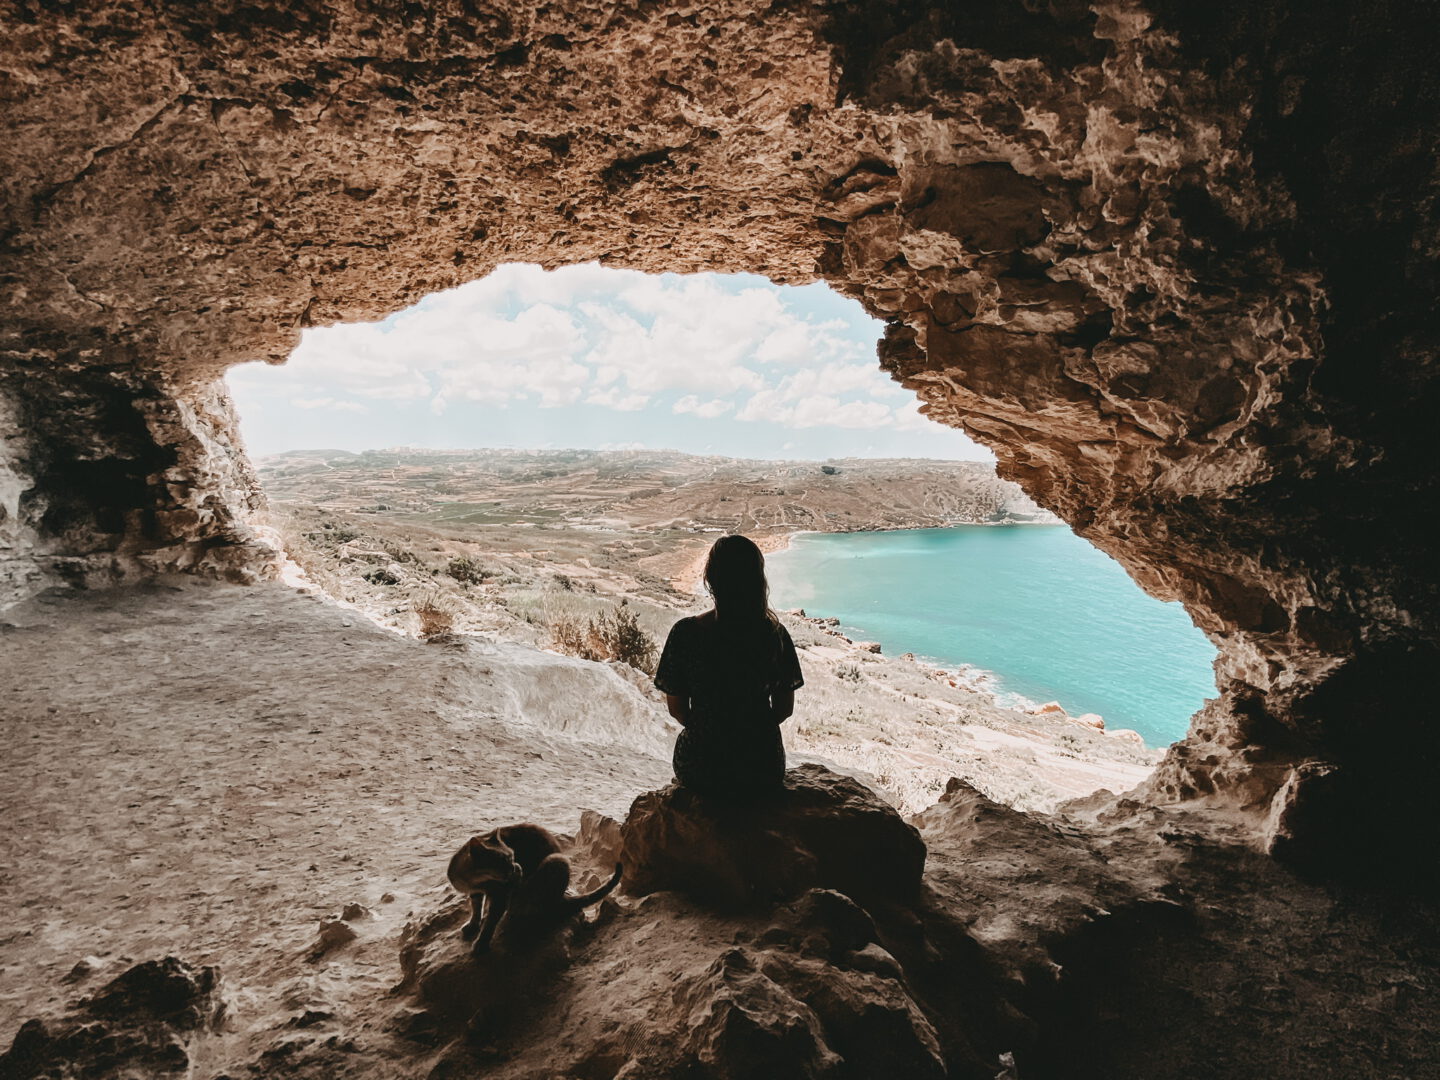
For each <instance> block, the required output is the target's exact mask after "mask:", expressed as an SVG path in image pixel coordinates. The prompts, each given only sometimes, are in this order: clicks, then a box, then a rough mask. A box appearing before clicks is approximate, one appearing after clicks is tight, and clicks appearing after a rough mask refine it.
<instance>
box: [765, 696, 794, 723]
mask: <svg viewBox="0 0 1440 1080" xmlns="http://www.w3.org/2000/svg"><path fill="white" fill-rule="evenodd" d="M794 711H795V691H794V690H777V691H775V693H773V694H771V695H770V717H771V719H772V720H774V721H775V723H776V724H777V725H778V724H783V723H784V722H785V721H786V720H788V719H790V716H791V714H792V713H793V712H794Z"/></svg>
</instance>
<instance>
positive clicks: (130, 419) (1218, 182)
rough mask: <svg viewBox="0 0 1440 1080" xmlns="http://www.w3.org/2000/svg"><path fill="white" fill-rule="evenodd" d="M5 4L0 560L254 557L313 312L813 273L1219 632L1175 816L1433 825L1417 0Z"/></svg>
mask: <svg viewBox="0 0 1440 1080" xmlns="http://www.w3.org/2000/svg"><path fill="white" fill-rule="evenodd" d="M4 10H5V11H6V18H5V21H6V25H7V27H8V28H9V29H10V32H9V33H7V35H6V39H5V42H4V44H3V46H0V50H3V53H4V63H3V65H0V99H3V101H4V113H3V115H4V121H3V122H4V125H5V130H6V137H5V139H4V140H3V142H0V164H3V168H0V177H3V179H0V190H3V217H0V236H3V244H4V253H5V254H4V261H3V264H0V276H3V280H4V286H5V289H4V295H5V296H6V298H7V299H6V307H7V312H6V314H7V318H6V319H5V322H4V328H3V330H0V392H3V393H4V394H5V396H6V397H8V398H9V399H10V400H11V402H12V405H13V412H14V415H15V416H16V417H18V423H19V425H20V427H21V428H22V429H23V431H22V434H21V435H20V436H19V437H17V438H14V439H13V440H10V439H8V438H7V442H9V443H10V448H9V449H8V450H7V455H8V458H9V460H10V464H9V465H8V466H7V471H6V472H5V474H4V476H5V478H6V479H5V481H4V482H5V484H6V485H8V487H6V488H5V490H6V491H7V492H9V491H10V490H11V489H13V488H14V487H15V486H16V485H17V484H22V485H24V490H23V491H20V492H18V493H13V492H12V493H11V494H7V495H6V498H5V502H4V505H5V507H6V513H7V517H6V519H5V521H4V522H0V529H3V530H6V531H5V533H4V534H3V535H4V536H5V539H6V542H7V543H8V544H10V545H11V547H12V552H11V554H10V555H9V556H8V557H7V563H6V565H7V566H9V567H11V569H7V570H6V571H5V573H6V580H8V581H10V582H19V581H21V580H24V579H26V578H28V577H29V576H31V571H29V570H18V569H14V568H15V567H19V566H23V565H33V564H34V559H33V558H32V557H31V556H28V555H26V554H25V552H26V551H34V552H39V553H42V554H43V555H44V556H45V559H46V561H47V564H48V565H49V566H50V567H51V568H52V569H55V570H67V571H68V572H69V573H71V574H72V575H77V576H80V577H82V578H83V577H86V576H87V575H90V574H91V573H92V572H93V571H94V570H95V569H97V568H99V569H107V568H108V569H113V568H119V569H125V568H127V567H139V568H146V567H157V566H158V567H166V566H180V567H193V568H201V569H206V568H218V569H219V570H220V571H221V572H231V573H242V574H243V573H255V572H263V571H264V568H265V559H266V556H264V555H263V554H262V553H261V550H260V547H259V545H256V544H255V543H254V536H253V532H252V530H251V522H252V519H253V515H254V513H255V512H256V511H257V510H258V509H259V507H260V506H261V500H260V496H259V494H258V492H257V490H256V488H255V486H254V481H253V477H252V476H251V474H250V472H249V470H248V466H247V465H246V464H245V462H244V456H243V451H242V450H241V449H240V444H239V440H238V436H237V435H236V434H235V431H234V424H233V417H231V416H230V414H229V412H228V407H227V406H226V405H225V404H224V399H223V393H222V392H221V391H220V390H219V389H218V388H217V384H216V382H215V379H216V378H217V377H218V375H219V374H220V373H221V372H222V371H223V370H224V369H225V367H226V366H227V365H229V364H232V363H235V362H238V361H242V360H251V359H255V358H267V359H270V360H272V361H275V362H279V361H281V360H283V358H284V356H285V355H286V354H287V353H288V351H289V349H290V348H291V347H292V346H293V344H294V342H295V340H296V337H297V335H298V332H299V330H300V329H301V328H303V327H305V326H309V325H315V324H317V323H327V322H332V321H335V320H340V319H349V320H353V319H364V318H375V317H379V316H381V315H383V314H385V313H388V312H390V311H393V310H395V309H397V308H399V307H401V306H403V305H405V304H408V303H410V302H412V301H414V300H415V299H417V298H419V297H420V296H421V295H423V294H424V293H426V292H429V291H433V290H435V289H438V288H443V287H446V286H450V285H454V284H457V283H459V282H462V281H466V280H470V279H473V278H476V277H479V276H482V275H483V274H485V273H486V272H488V271H489V270H490V269H492V268H493V267H494V266H495V265H497V264H499V263H500V262H504V261H515V260H525V261H533V262H538V263H541V264H543V265H547V266H555V265H559V264H562V263H570V262H577V261H583V260H589V259H599V260H602V261H604V262H607V263H610V264H614V265H624V266H631V267H636V268H639V269H645V270H655V271H659V270H668V271H693V270H747V271H752V272H760V273H765V274H768V275H769V276H770V277H772V278H774V279H775V280H777V281H786V282H801V281H809V280H815V279H816V278H824V279H825V280H828V281H829V282H830V283H831V284H832V285H833V286H834V287H835V288H837V289H839V290H840V291H842V292H845V293H847V294H849V295H852V296H856V297H858V298H859V299H860V300H861V301H862V302H863V303H864V304H865V305H866V306H867V308H869V310H871V311H872V312H874V313H876V314H877V315H880V316H882V317H884V318H885V319H887V321H888V329H887V332H886V337H885V340H884V342H883V343H882V345H881V350H880V352H881V359H882V364H883V366H884V367H885V368H886V369H887V370H889V371H890V372H891V373H892V374H893V375H894V376H895V377H896V378H898V379H900V380H902V381H903V382H904V383H905V384H906V385H907V386H909V387H912V388H913V389H915V390H916V392H917V393H918V394H919V395H920V396H921V397H922V398H923V399H924V400H925V401H926V403H927V407H928V410H929V413H930V415H931V416H932V417H934V418H935V419H936V420H939V421H941V422H944V423H951V424H959V425H961V426H963V427H965V428H966V430H967V431H969V432H970V433H971V434H972V435H974V436H975V437H976V438H978V439H980V440H982V441H983V442H985V443H986V444H987V445H990V446H991V447H993V448H994V449H995V451H996V453H997V455H998V457H999V460H1000V462H1001V468H1002V472H1003V474H1004V475H1005V476H1007V477H1008V478H1011V479H1014V480H1016V481H1017V482H1019V483H1020V484H1021V485H1022V486H1023V487H1024V488H1025V490H1026V491H1027V492H1028V493H1029V494H1030V495H1031V496H1032V497H1033V498H1035V499H1036V501H1037V502H1039V503H1040V504H1041V505H1042V506H1045V507H1046V508H1048V509H1051V510H1053V511H1055V512H1056V513H1058V514H1060V515H1061V516H1062V517H1064V518H1065V519H1066V520H1067V521H1069V522H1070V523H1071V524H1072V525H1073V526H1074V527H1075V528H1076V530H1077V531H1078V532H1080V533H1081V534H1082V535H1084V536H1086V537H1087V538H1088V539H1090V540H1092V541H1093V542H1094V543H1096V544H1097V545H1098V546H1100V547H1102V548H1103V549H1105V550H1106V551H1108V552H1109V553H1110V554H1112V555H1114V556H1115V557H1116V558H1117V559H1119V560H1120V561H1121V562H1122V563H1123V564H1124V565H1125V566H1126V567H1127V568H1128V569H1129V570H1130V571H1131V573H1132V574H1134V575H1135V576H1136V578H1137V580H1139V581H1140V583H1141V584H1142V585H1143V586H1144V587H1145V588H1147V589H1148V590H1150V591H1151V592H1153V593H1155V594H1157V595H1159V596H1162V597H1165V598H1173V599H1180V600H1183V601H1184V602H1185V603H1186V605H1187V607H1188V608H1189V610H1190V611H1191V612H1192V614H1193V615H1194V617H1195V618H1196V621H1197V622H1198V623H1199V624H1200V625H1201V626H1202V627H1203V628H1204V629H1205V630H1206V631H1207V632H1208V633H1209V634H1210V635H1211V636H1212V638H1214V639H1215V640H1216V642H1217V644H1218V645H1219V646H1220V648H1221V653H1222V657H1221V661H1220V664H1219V670H1218V674H1219V678H1220V683H1221V687H1222V690H1223V691H1224V693H1223V696H1222V697H1221V698H1220V699H1219V700H1218V701H1217V702H1216V703H1213V704H1212V705H1210V706H1209V707H1207V709H1206V710H1204V711H1202V713H1201V714H1200V715H1199V717H1198V719H1197V722H1196V725H1195V730H1194V732H1193V733H1192V735H1191V737H1190V738H1189V739H1188V740H1187V741H1186V743H1184V744H1182V745H1180V746H1178V747H1177V748H1176V749H1175V750H1174V751H1173V752H1172V753H1171V755H1170V757H1169V758H1168V759H1167V761H1166V763H1165V765H1164V766H1163V767H1162V769H1161V771H1160V773H1159V774H1158V775H1157V778H1156V780H1155V781H1154V782H1153V784H1152V785H1151V789H1150V790H1149V792H1148V793H1147V794H1148V797H1150V798H1153V799H1166V800H1183V799H1191V798H1196V797H1204V798H1209V797H1216V798H1218V799H1219V800H1221V801H1223V802H1226V803H1228V804H1232V805H1234V804H1239V805H1242V806H1246V807H1249V808H1251V809H1254V810H1256V811H1257V812H1258V811H1262V810H1266V808H1267V807H1269V809H1268V811H1267V812H1268V813H1269V818H1268V821H1269V826H1268V828H1269V829H1270V833H1271V836H1270V842H1272V843H1273V844H1274V846H1275V847H1276V848H1277V850H1280V849H1283V850H1288V851H1289V852H1290V853H1291V854H1294V855H1296V856H1297V857H1299V856H1302V855H1304V854H1305V853H1306V852H1307V851H1311V852H1313V851H1315V850H1317V849H1316V848H1315V847H1314V846H1313V844H1314V839H1315V838H1316V837H1324V838H1325V840H1326V845H1325V849H1326V850H1327V851H1328V852H1329V853H1330V854H1329V855H1328V857H1329V858H1331V859H1332V860H1339V861H1344V859H1343V858H1341V856H1342V855H1343V856H1345V857H1348V859H1349V860H1350V862H1351V863H1352V864H1354V865H1357V866H1358V865H1361V864H1364V863H1366V862H1367V860H1368V861H1370V862H1375V861H1377V856H1378V861H1379V862H1382V863H1383V862H1386V861H1388V860H1389V859H1390V857H1391V855H1392V854H1393V853H1391V852H1387V851H1383V850H1382V849H1383V847H1384V845H1377V844H1376V843H1375V842H1374V838H1375V837H1376V836H1377V835H1385V834H1386V832H1385V823H1386V822H1388V821H1391V820H1393V819H1394V818H1396V817H1397V816H1401V817H1403V816H1406V815H1412V814H1415V813H1417V812H1418V811H1419V810H1420V809H1421V798H1422V795H1421V792H1422V791H1423V786H1422V783H1423V782H1424V781H1425V780H1426V777H1427V776H1428V775H1429V773H1428V769H1429V767H1430V763H1431V762H1433V760H1434V757H1435V750H1436V737H1435V736H1434V734H1432V733H1428V732H1426V731H1425V730H1424V729H1423V727H1422V726H1421V725H1420V724H1419V723H1411V724H1408V725H1407V726H1406V729H1405V730H1404V731H1403V732H1402V733H1401V736H1402V737H1403V739H1404V740H1409V741H1408V742H1407V743H1406V745H1405V749H1406V753H1404V754H1402V755H1396V754H1395V753H1393V752H1392V746H1391V745H1388V741H1387V740H1384V739H1377V738H1375V737H1374V732H1373V731H1372V728H1373V727H1374V726H1376V725H1389V724H1392V723H1394V722H1396V720H1397V718H1399V717H1401V716H1408V715H1413V711H1414V710H1413V702H1414V700H1416V699H1415V698H1413V697H1409V696H1408V695H1411V694H1414V693H1415V692H1416V691H1417V689H1420V688H1422V687H1423V684H1422V683H1421V681H1420V680H1421V679H1422V677H1423V675H1424V674H1425V673H1426V672H1428V671H1429V670H1431V669H1433V666H1434V661H1435V659H1436V657H1435V651H1436V647H1435V626H1436V608H1437V597H1436V587H1435V574H1434V572H1433V571H1432V569H1431V568H1430V565H1429V560H1428V557H1427V556H1428V548H1429V542H1428V539H1429V538H1428V536H1427V534H1426V533H1425V531H1424V529H1423V527H1422V525H1421V524H1420V523H1421V521H1422V520H1423V516H1424V515H1423V511H1424V509H1425V508H1426V507H1427V506H1429V505H1430V504H1431V503H1432V502H1433V491H1434V479H1433V476H1432V475H1431V471H1430V469H1429V468H1428V467H1427V464H1426V463H1427V461H1428V460H1429V458H1430V456H1433V455H1427V454H1426V453H1425V452H1424V451H1425V450H1426V449H1428V447H1427V446H1426V445H1425V444H1424V443H1423V442H1422V441H1421V440H1422V438H1423V433H1424V432H1425V431H1426V429H1427V427H1428V425H1427V423H1426V421H1427V419H1428V418H1429V417H1430V416H1431V415H1433V410H1434V405H1435V397H1436V390H1435V387H1436V381H1435V380H1434V378H1433V370H1434V359H1433V357H1434V355H1435V344H1436V343H1435V335H1436V333H1437V330H1436V329H1435V328H1434V327H1433V326H1432V321H1430V320H1427V318H1426V317H1425V316H1426V314H1427V313H1428V311H1429V309H1430V307H1431V306H1432V305H1433V298H1434V296H1435V292H1436V289H1435V285H1436V281H1435V275H1436V269H1435V267H1436V261H1435V258H1434V256H1435V253H1436V251H1437V249H1440V243H1437V237H1436V224H1435V218H1434V214H1433V192H1434V176H1433V168H1432V163H1433V160H1434V156H1435V149H1436V147H1435V142H1436V132H1435V130H1434V127H1433V124H1431V123H1430V121H1429V118H1431V117H1433V116H1434V115H1435V104H1436V98H1437V96H1440V89H1437V83H1436V80H1435V78H1434V76H1433V74H1432V73H1431V64H1430V57H1431V56H1432V55H1433V52H1434V48H1435V45H1436V44H1437V42H1436V40H1435V39H1436V31H1435V29H1434V28H1433V26H1424V27H1418V28H1417V27H1416V26H1413V25H1411V21H1412V20H1410V19H1409V18H1408V17H1407V12H1406V10H1405V9H1404V6H1403V5H1400V4H1398V3H1383V2H1381V3H1366V4H1360V5H1343V6H1342V5H1318V6H1316V5H1303V4H1298V3H1293V2H1286V0H1262V2H1260V3H1245V4H1242V3H1240V2H1239V0H1227V2H1226V3H1224V4H1222V5H1221V6H1220V8H1218V9H1214V10H1210V9H1207V11H1206V12H1205V13H1204V14H1203V18H1202V16H1201V14H1198V13H1197V12H1196V11H1195V10H1194V9H1193V7H1192V6H1190V5H1182V4H1177V3H1173V2H1172V0H1155V2H1154V3H1152V4H1151V5H1149V6H1146V7H1142V6H1141V5H1139V4H1136V3H1129V2H1125V0H1116V2H1110V3H1101V4H1097V5H1095V6H1094V7H1093V8H1092V7H1086V6H1083V5H1081V4H1078V3H1070V2H1068V0H1062V2H1060V3H1055V4H1050V5H1047V6H1044V7H1041V6H1039V5H1035V4H1029V3H1024V2H1020V0H988V2H982V3H975V4H967V5H964V6H963V7H952V6H949V5H934V6H929V5H925V4H922V3H900V4H869V3H859V2H855V3H805V2H797V3H787V4H777V5H766V4H760V3H755V2H752V0H711V2H707V3H705V4H703V5H689V6H687V5H678V4H677V5H653V4H649V3H638V2H637V3H625V2H622V3H620V4H618V5H617V4H610V3H607V4H599V3H579V4H573V5H564V6H563V7H558V8H556V7H548V6H539V5H532V4H527V3H521V2H514V3H500V4H494V5H479V4H473V3H469V2H460V0H456V2H453V3H445V2H435V3H427V4H409V5H399V4H383V3H382V4H374V5H366V6H365V7H364V9H363V10H361V9H352V8H350V7H348V6H343V5H340V6H334V7H331V6H327V5H323V4H321V3H318V2H314V0H302V2H299V3H279V2H275V3H256V4H245V5H241V4H222V5H207V6H204V7H194V6H191V5H169V6H161V7H159V8H158V9H155V8H152V7H150V6H142V5H139V4H137V3H125V2H121V3H107V4H99V3H88V4H87V3H81V4H76V5H72V6H68V7H66V8H64V9H52V8H49V7H42V6H40V5H36V4H31V3H15V2H13V0H11V2H8V3H6V4H5V6H4ZM15 478H20V479H15ZM12 494H13V497H12ZM12 505H13V506H14V509H11V507H12ZM17 523H18V524H17ZM77 559H78V560H80V561H79V562H78V563H77V562H75V561H73V560H77ZM7 587H8V588H12V589H13V588H15V586H14V585H13V584H12V585H10V586H7ZM1297 763H1299V764H1303V765H1304V768H1302V769H1300V770H1299V771H1296V770H1295V769H1294V766H1295V765H1296V764H1297ZM1276 792H1280V793H1281V798H1280V802H1279V803H1278V804H1276V805H1274V806H1270V803H1271V801H1272V799H1273V798H1274V796H1275V793H1276ZM1431 817H1432V815H1430V814H1428V813H1424V814H1423V815H1422V818H1421V819H1422V820H1429V819H1430V818H1431ZM1392 832H1393V831H1392ZM1411 843H1413V841H1411ZM1426 843H1427V845H1431V844H1433V837H1429V836H1427V837H1426ZM1427 850H1430V848H1428V847H1427Z"/></svg>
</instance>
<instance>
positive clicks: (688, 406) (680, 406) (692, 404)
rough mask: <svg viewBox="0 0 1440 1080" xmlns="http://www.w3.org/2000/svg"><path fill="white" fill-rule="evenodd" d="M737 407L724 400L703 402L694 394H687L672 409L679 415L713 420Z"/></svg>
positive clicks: (731, 402)
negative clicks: (690, 415)
mask: <svg viewBox="0 0 1440 1080" xmlns="http://www.w3.org/2000/svg"><path fill="white" fill-rule="evenodd" d="M734 407H735V403H734V402H733V401H726V400H724V399H723V398H715V399H713V400H711V401H701V400H700V399H699V398H698V397H696V396H695V395H694V394H686V395H685V396H684V397H682V398H681V399H680V400H678V401H677V402H675V404H674V405H673V406H671V409H672V410H673V411H674V412H677V413H682V414H684V413H690V414H692V415H694V416H698V417H700V418H701V419H702V420H713V419H715V417H717V416H723V415H724V414H725V413H727V412H729V411H730V410H731V409H733V408H734Z"/></svg>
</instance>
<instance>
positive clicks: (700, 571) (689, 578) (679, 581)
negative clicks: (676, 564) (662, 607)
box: [670, 529, 815, 596]
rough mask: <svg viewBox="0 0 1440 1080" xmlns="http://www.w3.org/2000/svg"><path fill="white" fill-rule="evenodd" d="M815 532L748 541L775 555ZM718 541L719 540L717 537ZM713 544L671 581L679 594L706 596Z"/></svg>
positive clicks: (789, 533)
mask: <svg viewBox="0 0 1440 1080" xmlns="http://www.w3.org/2000/svg"><path fill="white" fill-rule="evenodd" d="M814 531H815V530H813V529H796V530H794V531H791V532H782V533H765V534H763V535H761V536H751V537H749V538H748V539H750V540H753V541H754V542H755V546H756V547H758V548H759V549H760V551H761V553H762V554H764V555H775V554H778V553H780V552H782V551H785V550H787V549H788V548H789V547H790V541H791V539H792V538H793V537H795V536H798V535H800V533H802V532H814ZM742 535H743V534H742ZM716 539H719V538H718V537H717V538H716ZM713 543H714V541H713V540H712V541H709V542H707V543H706V544H705V545H704V548H703V550H702V551H701V552H700V553H699V554H698V555H696V556H695V558H694V559H693V560H692V561H691V562H690V563H688V564H687V565H686V566H685V568H684V569H683V570H681V571H680V572H679V573H678V574H676V575H675V576H674V577H672V578H671V579H670V584H671V585H672V586H674V588H675V589H676V591H677V592H682V593H685V594H686V595H689V596H702V595H704V588H703V585H704V582H703V580H702V579H703V578H704V576H705V559H706V558H707V557H708V556H709V554H710V545H711V544H713Z"/></svg>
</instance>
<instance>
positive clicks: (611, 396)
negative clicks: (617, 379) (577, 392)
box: [585, 386, 650, 412]
mask: <svg viewBox="0 0 1440 1080" xmlns="http://www.w3.org/2000/svg"><path fill="white" fill-rule="evenodd" d="M585 404H586V405H602V406H604V407H605V408H607V409H615V410H617V411H619V412H637V411H639V410H640V409H643V408H644V407H645V406H646V405H648V404H650V395H648V394H626V393H622V392H621V391H620V390H619V389H618V388H616V387H613V386H611V387H607V388H606V389H604V390H591V391H590V393H588V394H587V395H585Z"/></svg>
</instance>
